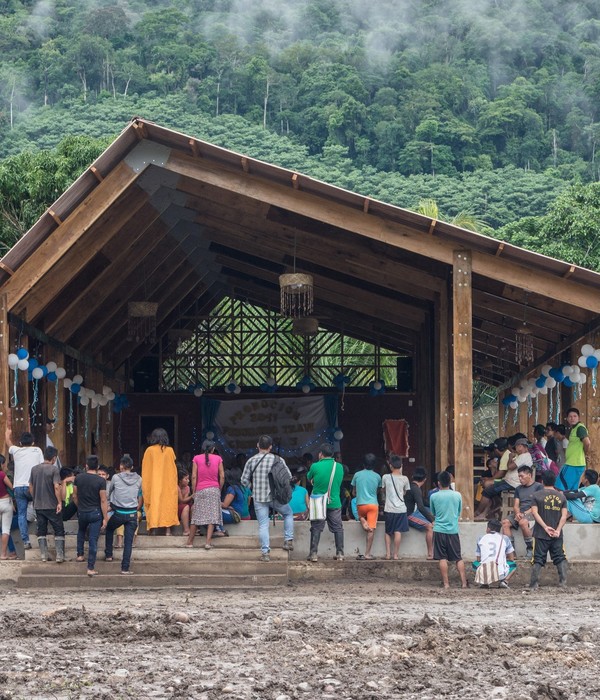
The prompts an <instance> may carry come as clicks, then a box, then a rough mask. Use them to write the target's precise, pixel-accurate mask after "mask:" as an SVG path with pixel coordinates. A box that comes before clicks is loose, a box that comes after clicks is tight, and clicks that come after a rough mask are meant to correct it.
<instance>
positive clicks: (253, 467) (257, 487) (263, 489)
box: [242, 452, 292, 503]
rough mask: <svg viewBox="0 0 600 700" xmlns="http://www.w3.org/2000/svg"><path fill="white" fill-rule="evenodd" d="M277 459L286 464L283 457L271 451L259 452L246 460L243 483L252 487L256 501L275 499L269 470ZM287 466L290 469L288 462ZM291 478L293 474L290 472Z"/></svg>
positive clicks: (266, 501)
mask: <svg viewBox="0 0 600 700" xmlns="http://www.w3.org/2000/svg"><path fill="white" fill-rule="evenodd" d="M276 459H281V461H282V462H283V463H284V464H285V461H284V460H283V458H281V457H279V456H278V455H274V454H273V453H271V452H259V453H258V454H257V455H254V457H250V459H249V460H248V461H247V462H246V466H245V467H244V473H243V474H242V485H243V486H248V487H249V488H251V489H252V498H254V501H255V502H258V503H270V502H271V501H272V500H273V499H272V498H271V487H270V485H269V472H270V471H271V467H272V466H273V464H274V463H275V460H276ZM285 467H286V469H288V466H287V464H285ZM289 471H290V470H289V469H288V472H289ZM291 478H292V474H291V473H290V479H291Z"/></svg>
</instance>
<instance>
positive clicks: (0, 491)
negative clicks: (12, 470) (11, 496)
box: [0, 471, 8, 498]
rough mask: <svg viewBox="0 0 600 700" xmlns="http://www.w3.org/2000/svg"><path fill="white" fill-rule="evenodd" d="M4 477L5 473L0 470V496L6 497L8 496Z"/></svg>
mask: <svg viewBox="0 0 600 700" xmlns="http://www.w3.org/2000/svg"><path fill="white" fill-rule="evenodd" d="M4 479H6V474H5V473H4V472H3V471H0V498H6V497H7V496H8V491H7V489H6V484H5V483H4Z"/></svg>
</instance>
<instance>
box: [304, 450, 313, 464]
mask: <svg viewBox="0 0 600 700" xmlns="http://www.w3.org/2000/svg"><path fill="white" fill-rule="evenodd" d="M309 460H310V462H311V464H312V462H313V461H314V457H313V456H312V454H311V453H310V452H305V453H304V454H303V455H302V461H303V462H308V461H309Z"/></svg>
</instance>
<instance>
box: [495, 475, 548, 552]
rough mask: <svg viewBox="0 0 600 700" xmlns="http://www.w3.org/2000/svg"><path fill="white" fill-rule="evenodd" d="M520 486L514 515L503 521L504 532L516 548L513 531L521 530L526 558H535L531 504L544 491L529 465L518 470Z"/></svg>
mask: <svg viewBox="0 0 600 700" xmlns="http://www.w3.org/2000/svg"><path fill="white" fill-rule="evenodd" d="M518 474H519V481H520V482H521V483H520V485H519V486H517V488H516V489H515V500H514V510H513V514H512V515H511V516H509V517H508V518H506V520H503V521H502V531H503V533H504V534H505V535H507V536H508V537H510V539H511V540H512V545H513V548H514V545H515V541H514V537H513V534H512V530H513V529H514V530H521V532H522V533H523V539H524V540H525V548H526V552H525V558H526V559H531V558H532V557H533V534H532V532H531V529H532V528H533V526H534V524H535V520H534V519H533V513H532V512H531V504H532V503H533V494H534V493H537V492H538V491H542V490H543V488H544V487H543V486H542V485H541V484H540V483H538V482H537V481H534V480H533V468H532V467H528V466H527V465H525V466H523V467H519V469H518Z"/></svg>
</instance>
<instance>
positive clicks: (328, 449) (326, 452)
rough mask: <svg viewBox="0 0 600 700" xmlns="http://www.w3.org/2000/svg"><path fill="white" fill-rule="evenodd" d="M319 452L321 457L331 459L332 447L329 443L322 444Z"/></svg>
mask: <svg viewBox="0 0 600 700" xmlns="http://www.w3.org/2000/svg"><path fill="white" fill-rule="evenodd" d="M319 452H320V453H321V454H322V455H323V457H333V445H332V444H331V443H329V442H324V443H323V444H322V445H321V447H319Z"/></svg>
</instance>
